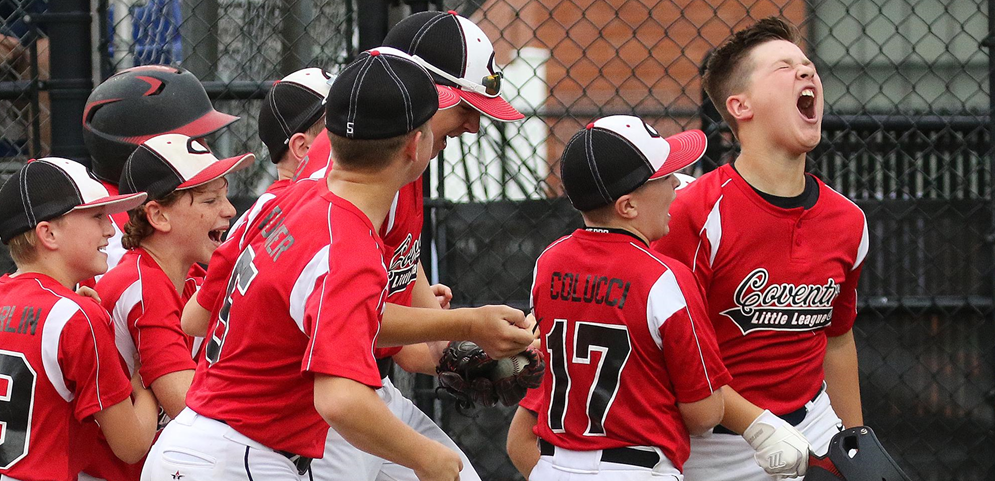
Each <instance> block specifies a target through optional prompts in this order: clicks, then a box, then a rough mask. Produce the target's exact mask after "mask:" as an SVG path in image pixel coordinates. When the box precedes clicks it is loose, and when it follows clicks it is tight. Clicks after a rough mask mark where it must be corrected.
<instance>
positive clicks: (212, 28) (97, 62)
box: [0, 0, 995, 480]
mask: <svg viewBox="0 0 995 481" xmlns="http://www.w3.org/2000/svg"><path fill="white" fill-rule="evenodd" d="M50 1H55V0H50ZM35 3H37V4H38V5H35ZM45 5H46V2H41V1H36V2H28V1H27V0H0V16H2V17H3V18H4V19H5V22H4V25H5V30H4V31H3V32H2V33H4V35H5V37H4V39H3V41H2V42H0V61H2V64H0V76H2V81H0V129H2V132H3V134H2V137H0V157H2V159H0V168H2V169H3V171H4V172H9V171H10V169H12V168H16V166H18V165H20V164H21V163H22V162H23V161H24V160H25V159H27V158H29V157H30V156H32V155H40V154H45V153H46V152H47V148H48V145H49V144H48V141H47V138H48V137H47V136H48V135H50V134H49V133H48V131H47V129H48V125H49V119H48V117H47V111H48V107H47V104H48V102H49V100H48V99H47V96H46V95H45V82H44V81H45V79H46V74H47V69H48V65H47V49H48V45H47V42H46V41H45V39H46V32H45V28H46V27H45V25H44V24H37V23H32V22H30V21H28V22H26V27H25V26H24V25H25V22H24V20H25V19H28V20H30V19H31V17H32V15H33V13H34V12H36V11H37V10H32V9H36V8H41V9H44V7H45ZM94 5H95V9H94V10H93V11H92V14H93V15H92V19H93V26H94V27H93V39H95V41H94V43H93V45H94V60H93V66H94V69H93V70H94V79H95V80H96V81H99V80H101V79H103V78H106V77H107V76H109V75H110V74H112V73H113V72H115V71H117V70H120V69H123V68H126V67H130V66H133V65H142V64H150V63H173V64H179V65H182V66H183V67H185V68H187V69H189V70H191V71H192V72H194V73H195V74H196V75H197V76H198V77H199V78H200V79H201V80H202V81H203V82H204V84H205V87H206V88H207V90H208V92H209V93H210V94H211V96H212V98H214V99H215V105H216V107H217V108H218V109H219V110H221V111H224V112H227V113H231V114H235V115H239V116H241V117H242V120H241V121H239V122H237V123H235V124H233V125H232V126H231V127H230V128H228V129H226V130H224V131H222V132H221V133H219V134H216V135H215V136H214V137H213V138H211V139H209V143H210V145H211V146H212V147H213V149H214V150H216V151H218V153H219V154H221V155H228V154H234V153H236V152H242V151H253V152H255V153H256V154H257V156H259V157H260V158H262V160H261V161H260V162H258V163H257V166H256V167H255V168H254V169H251V170H250V171H249V172H243V173H240V174H238V176H237V178H236V179H235V180H233V181H232V185H231V190H232V194H233V195H235V196H236V197H238V198H239V200H241V201H242V204H243V205H244V203H245V202H247V201H250V199H251V197H252V196H254V195H255V194H257V193H258V192H260V191H261V190H262V188H264V187H265V186H266V185H268V184H269V183H270V182H271V181H272V180H274V179H275V171H274V170H272V164H271V163H270V162H268V161H267V160H266V159H267V158H268V157H267V155H268V154H267V152H266V149H265V148H263V146H262V144H261V142H260V141H259V139H258V137H257V136H256V115H257V112H258V109H259V99H260V98H261V97H262V96H263V95H264V94H265V92H266V90H267V89H268V88H269V86H270V85H271V84H272V81H274V80H276V79H279V78H281V77H283V76H285V75H287V74H289V73H290V72H292V71H294V70H297V69H300V68H303V67H308V66H320V67H323V68H326V69H327V70H330V71H333V72H334V71H336V70H337V69H339V68H341V67H342V66H343V65H345V64H346V63H347V62H348V61H349V60H350V59H351V58H352V57H354V56H355V55H356V53H357V52H358V51H359V49H360V48H362V46H373V45H376V44H377V40H378V38H382V35H383V33H384V32H385V31H386V28H387V27H388V26H389V25H391V24H393V23H394V22H396V21H397V20H399V19H400V18H403V17H404V16H405V15H407V14H408V13H410V12H411V11H413V10H414V11H417V10H421V9H425V8H430V9H433V10H448V9H454V10H456V11H458V12H459V13H461V14H462V15H464V16H466V17H468V18H470V19H471V20H473V21H474V22H475V23H477V24H478V25H479V26H480V27H481V28H482V29H483V30H484V31H485V32H486V33H487V34H488V35H489V37H490V38H491V40H492V41H493V43H494V46H495V49H496V51H497V57H496V61H497V64H498V65H500V66H501V67H502V69H503V70H504V73H505V78H506V80H507V82H506V83H507V84H509V85H508V86H507V87H506V88H505V90H504V95H505V97H506V98H508V99H509V100H510V101H511V103H512V104H513V105H515V106H516V107H517V108H518V109H519V110H520V111H522V112H523V113H525V114H526V119H525V120H524V121H521V122H517V123H512V124H500V123H492V122H490V121H488V120H486V119H483V120H482V122H481V128H480V132H479V135H471V134H467V135H464V136H462V137H461V138H459V139H451V140H450V142H449V145H448V147H447V149H446V150H445V151H444V153H443V154H442V155H441V156H440V157H439V158H438V160H436V161H433V163H432V164H431V166H430V168H429V171H428V173H427V174H426V180H425V182H426V187H427V188H426V190H425V192H426V197H427V200H426V224H427V227H426V230H425V243H426V244H425V245H430V246H431V248H430V249H424V252H426V255H425V257H424V258H423V262H424V265H425V266H426V268H427V270H428V271H429V273H430V275H431V277H432V278H433V280H437V281H439V282H443V283H445V284H448V285H450V286H452V288H453V290H454V292H455V294H456V297H455V299H454V303H455V304H457V305H462V306H468V305H480V304H484V303H507V304H510V305H513V306H517V307H522V308H524V307H525V306H526V305H527V303H528V297H529V295H528V290H529V283H530V280H531V273H532V268H533V265H534V261H535V259H536V257H537V256H538V254H539V252H541V250H542V249H543V248H545V246H546V245H547V244H548V243H549V242H551V241H552V240H554V239H555V238H557V237H559V236H560V235H562V234H564V233H565V232H568V231H569V230H570V229H572V228H574V227H576V226H578V225H580V218H579V216H578V215H577V214H576V213H575V212H574V211H573V210H572V209H571V208H570V205H569V203H568V202H566V201H565V200H564V199H563V198H562V197H561V196H560V195H561V187H560V183H559V179H558V177H557V172H558V163H557V159H558V158H559V155H560V153H561V151H562V148H563V145H564V143H565V141H566V140H567V139H569V137H570V136H571V135H572V134H573V133H574V132H575V131H576V130H577V129H579V128H580V127H581V126H583V125H585V124H586V123H587V122H589V121H591V120H592V119H594V118H596V117H600V116H604V115H609V114H617V113H624V114H635V115H639V116H641V117H643V118H644V119H646V120H647V121H648V122H649V123H651V124H652V125H654V126H655V127H656V128H657V130H658V131H660V132H661V133H664V134H671V133H675V132H677V131H678V130H682V129H687V128H701V129H703V130H705V131H706V133H707V134H708V135H709V140H710V147H709V151H708V153H707V154H706V158H705V159H703V160H702V161H701V162H700V163H699V164H698V165H696V166H695V173H696V174H701V173H704V172H707V171H709V170H711V169H714V168H715V167H716V166H717V165H720V164H723V163H726V162H728V161H729V160H731V159H732V158H734V156H735V154H736V146H735V144H734V143H733V142H732V139H731V136H730V134H729V133H728V130H727V128H725V126H724V124H722V123H721V122H720V119H719V118H718V115H716V114H715V110H714V107H712V106H711V105H709V104H708V103H707V102H705V101H704V100H703V98H704V97H703V94H702V90H701V77H700V66H701V64H702V62H703V59H704V58H705V57H706V55H707V54H708V52H709V51H710V50H711V49H712V48H714V47H715V46H717V45H718V44H719V43H721V41H722V40H724V39H725V38H726V37H727V36H729V35H730V33H731V32H733V31H735V30H737V29H740V28H743V27H745V26H747V25H749V24H751V23H752V22H753V21H755V20H756V19H759V18H763V17H766V16H769V15H778V16H781V17H783V18H785V19H787V20H789V21H791V22H792V23H794V24H796V25H797V26H799V28H800V29H801V31H802V33H803V36H804V39H805V42H804V50H805V51H806V53H807V54H808V56H809V57H810V58H811V59H812V60H813V61H814V62H815V63H816V66H817V68H818V71H819V73H820V76H821V77H822V81H823V84H824V86H825V102H826V116H825V120H824V122H823V128H824V132H823V138H822V143H821V144H820V145H819V146H818V148H817V149H816V150H815V151H814V152H812V153H811V154H810V155H809V159H810V171H811V172H813V173H815V174H816V175H818V176H819V177H820V178H822V179H823V180H824V181H826V182H827V183H828V184H829V185H830V186H832V187H833V188H835V189H836V190H838V191H840V192H841V193H843V194H844V195H846V196H847V197H849V198H850V199H852V200H853V201H854V202H856V203H857V204H858V205H859V206H860V207H861V208H862V209H863V210H864V212H865V213H866V214H867V221H868V227H869V231H870V250H869V252H868V255H867V260H866V264H865V267H864V269H863V277H862V280H861V283H860V288H859V309H860V315H859V318H858V320H857V323H856V326H855V328H854V332H855V335H856V339H857V343H858V353H859V357H860V375H861V389H862V393H863V396H862V397H863V406H864V413H865V420H866V422H867V424H869V425H870V426H872V427H873V428H875V430H876V432H877V433H878V435H879V437H880V438H881V439H882V440H883V442H884V444H885V446H886V447H887V448H888V449H889V450H890V452H891V453H892V455H893V456H894V457H895V458H896V459H897V460H898V461H899V463H900V464H901V465H902V466H903V467H905V468H906V470H907V471H908V473H909V474H910V475H912V477H913V478H914V479H928V480H950V479H957V480H983V479H992V477H993V476H995V472H993V456H992V446H993V444H995V433H993V425H995V409H993V406H995V372H993V365H995V347H993V346H995V326H993V311H992V304H993V295H995V294H993V293H995V285H993V279H995V261H993V258H992V255H993V244H992V242H993V232H995V231H993V221H992V219H993V211H992V206H993V196H992V185H993V182H992V181H993V179H992V166H993V163H995V157H993V147H992V138H991V135H992V132H993V130H995V117H993V116H995V111H993V109H992V100H991V96H990V94H991V83H990V82H991V78H990V72H991V69H992V65H993V63H992V60H991V55H990V50H989V47H988V45H989V44H990V43H991V37H990V36H989V35H990V32H992V30H993V29H992V24H991V22H992V20H991V18H990V15H989V12H990V8H991V7H990V6H989V4H988V2H984V1H980V0H918V1H916V0H826V1H792V0H767V1H754V0H749V1H747V0H724V1H722V0H711V1H704V0H683V1H658V0H613V1H595V0H471V1H466V2H460V1H449V0H447V1H438V2H418V1H405V2H400V1H375V0H354V1H348V0H144V1H140V0H101V1H95V2H94ZM8 6H9V7H10V8H9V9H8V8H7V7H8ZM18 22H20V24H19V23H18ZM18 25H21V26H18ZM16 29H21V30H24V31H26V32H27V33H20V30H16ZM378 35H379V37H378ZM395 377H396V378H397V381H398V384H399V385H401V386H404V389H405V390H406V391H408V392H409V394H410V395H411V396H412V398H413V399H415V400H416V401H417V402H418V403H419V405H420V406H421V407H423V409H425V410H426V411H427V412H429V413H430V414H431V415H433V416H434V417H435V418H436V419H437V420H438V422H439V423H440V424H441V425H442V426H443V427H444V428H445V429H446V430H447V431H448V432H449V433H450V434H451V435H452V437H453V438H454V439H455V440H456V441H457V442H458V443H459V444H460V445H461V446H462V447H463V448H464V449H465V451H466V452H467V454H468V455H469V457H470V459H471V460H472V461H473V463H474V466H475V467H476V468H477V471H478V472H479V473H480V474H481V476H482V478H484V479H488V480H500V479H520V478H519V476H518V474H517V473H516V472H515V470H514V468H513V467H512V466H511V464H510V462H509V461H508V459H507V457H506V455H505V454H504V443H505V433H506V430H507V424H508V421H509V419H510V416H511V412H512V411H511V410H509V409H501V408H495V409H487V410H479V411H477V412H475V413H474V414H475V417H466V416H462V415H460V414H457V413H456V412H455V410H454V409H452V406H451V405H450V404H448V403H447V402H444V401H439V400H438V399H436V398H435V394H434V390H432V382H433V381H432V379H431V378H427V377H420V376H419V377H413V376H406V375H404V374H403V373H401V372H395Z"/></svg>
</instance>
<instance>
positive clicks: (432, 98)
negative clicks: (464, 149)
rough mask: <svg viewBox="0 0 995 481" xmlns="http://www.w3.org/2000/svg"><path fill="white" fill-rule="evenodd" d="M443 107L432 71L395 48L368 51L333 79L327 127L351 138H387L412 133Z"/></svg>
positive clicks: (329, 94)
mask: <svg viewBox="0 0 995 481" xmlns="http://www.w3.org/2000/svg"><path fill="white" fill-rule="evenodd" d="M438 110H439V94H438V91H437V90H436V89H435V84H434V83H433V82H432V77H430V76H429V74H428V71H427V70H425V69H424V68H423V67H421V66H419V65H418V64H417V63H415V62H414V61H413V60H412V59H411V56H410V55H408V54H406V53H404V52H401V51H399V50H397V49H393V48H389V47H377V48H374V49H370V50H367V51H365V52H363V53H361V54H359V57H357V58H356V61H354V62H353V63H351V64H349V66H348V67H346V68H345V70H343V71H342V72H341V73H339V76H338V77H337V78H336V79H335V82H333V83H332V88H331V90H330V91H329V92H328V97H327V100H326V102H325V128H327V129H328V131H329V132H331V133H333V134H336V135H338V136H341V137H346V138H350V139H367V140H373V139H388V138H391V137H397V136H399V135H404V134H406V133H409V132H411V131H413V130H415V129H416V128H418V127H420V126H421V125H422V124H424V123H425V122H427V121H428V120H429V119H431V118H432V116H433V115H435V113H436V112H437V111H438Z"/></svg>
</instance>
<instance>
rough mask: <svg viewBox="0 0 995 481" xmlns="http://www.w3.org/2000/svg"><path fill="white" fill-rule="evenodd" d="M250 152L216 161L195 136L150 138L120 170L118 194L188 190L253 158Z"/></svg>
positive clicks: (157, 196)
mask: <svg viewBox="0 0 995 481" xmlns="http://www.w3.org/2000/svg"><path fill="white" fill-rule="evenodd" d="M255 159H256V156H255V155H253V154H251V153H250V154H242V155H239V156H236V157H229V158H227V159H221V160H218V158H217V157H215V156H214V154H212V153H211V150H210V149H208V148H207V147H206V146H205V145H204V144H202V143H201V142H200V141H198V140H196V139H192V138H190V137H187V136H186V135H182V134H164V135H159V136H156V137H152V138H151V139H149V140H146V141H145V142H142V145H140V146H138V148H137V149H135V151H134V152H133V153H132V154H131V157H128V161H127V162H125V163H124V169H123V171H122V172H121V181H120V182H119V183H118V188H119V189H120V191H121V193H122V194H123V193H128V192H141V191H145V192H148V194H149V200H158V199H161V198H163V197H165V196H167V195H169V194H170V193H172V192H173V191H175V190H185V189H192V188H194V187H197V186H201V185H204V184H206V183H208V182H211V181H213V180H215V179H220V178H221V177H224V176H225V175H228V174H230V173H232V172H235V171H239V170H242V169H244V168H246V167H248V166H250V165H252V162H253V161H255Z"/></svg>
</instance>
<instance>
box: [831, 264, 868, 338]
mask: <svg viewBox="0 0 995 481" xmlns="http://www.w3.org/2000/svg"><path fill="white" fill-rule="evenodd" d="M863 269H864V265H863V264H861V265H859V266H857V268H856V269H854V270H852V271H850V273H849V274H848V275H847V276H846V280H845V281H843V285H842V286H840V295H839V297H837V298H836V302H834V303H833V320H832V322H830V323H829V326H828V327H826V335H827V336H829V337H836V336H842V335H843V334H846V333H848V332H850V329H853V321H854V320H856V319H857V281H858V280H860V271H861V270H863Z"/></svg>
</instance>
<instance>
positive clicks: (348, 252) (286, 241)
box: [143, 50, 460, 481]
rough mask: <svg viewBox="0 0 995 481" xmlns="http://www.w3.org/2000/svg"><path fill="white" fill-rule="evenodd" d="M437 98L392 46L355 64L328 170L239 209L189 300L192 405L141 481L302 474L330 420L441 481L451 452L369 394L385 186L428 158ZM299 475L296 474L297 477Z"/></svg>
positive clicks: (410, 175)
mask: <svg viewBox="0 0 995 481" xmlns="http://www.w3.org/2000/svg"><path fill="white" fill-rule="evenodd" d="M437 109H438V94H437V93H436V91H435V88H434V85H433V84H432V81H431V78H430V77H429V76H428V74H427V72H426V71H425V70H424V69H422V68H421V67H419V66H418V65H417V64H415V63H413V62H412V61H411V60H410V59H409V58H408V57H407V56H405V55H404V54H401V53H400V52H382V51H379V50H373V51H370V52H366V53H364V54H362V55H360V56H359V58H358V59H357V60H356V62H354V63H353V64H352V65H350V66H349V67H347V68H346V69H345V70H344V71H343V72H342V73H341V74H340V75H339V76H338V78H337V80H336V82H335V83H334V84H333V85H332V88H331V91H330V93H329V96H328V110H327V112H328V115H327V117H326V127H327V128H328V131H329V133H330V134H331V135H333V136H334V137H333V138H332V148H333V150H334V151H335V152H336V159H337V160H338V162H337V163H336V165H335V168H334V169H333V170H332V171H331V172H330V173H329V176H328V177H327V178H326V179H325V180H321V181H306V182H299V183H297V184H295V185H294V186H292V187H290V188H288V189H287V190H285V191H284V192H283V193H282V194H281V195H280V196H278V197H277V198H276V199H274V200H273V201H271V202H268V203H266V204H265V205H260V206H259V208H258V209H254V211H251V212H250V214H249V216H248V218H247V219H246V221H245V223H244V224H243V226H242V227H240V228H239V229H238V230H236V231H235V232H233V234H232V236H231V237H230V239H229V240H228V241H227V242H226V243H225V244H224V245H223V246H222V247H221V250H226V249H235V250H237V251H238V252H239V254H238V256H235V257H232V256H229V255H227V253H223V252H220V251H219V254H218V255H216V256H214V260H218V259H228V258H234V259H235V261H234V265H230V266H227V265H219V266H218V267H215V265H214V260H212V266H211V268H212V269H215V268H220V269H222V272H228V273H230V275H228V277H227V278H223V277H222V278H218V277H216V276H213V275H212V276H209V277H208V279H207V282H206V283H205V285H204V287H203V289H202V290H201V291H200V293H199V294H198V302H200V303H202V305H204V306H214V309H213V311H212V312H211V317H212V324H211V331H210V333H209V336H210V344H209V345H208V347H207V349H206V351H205V362H202V363H200V365H199V366H198V368H197V374H196V376H195V378H194V383H193V385H192V386H191V389H190V393H189V395H188V396H187V404H188V406H189V409H187V410H185V411H184V412H183V413H181V414H180V416H179V417H178V418H177V419H175V420H173V422H171V423H170V424H169V425H168V426H167V427H166V429H165V430H164V431H163V434H162V436H161V437H160V439H159V440H158V441H157V442H156V445H155V446H154V448H153V450H152V453H151V454H150V456H149V460H148V462H147V463H146V466H145V470H144V472H143V479H145V480H153V481H158V480H170V479H175V477H176V476H177V475H181V476H183V479H185V480H190V481H194V480H207V479H240V480H241V479H246V478H247V477H248V478H252V479H293V480H296V479H299V478H300V477H301V476H307V471H308V467H309V464H310V459H311V458H315V457H320V456H321V455H322V453H323V451H324V446H325V438H326V434H327V432H328V428H329V425H331V426H333V427H334V428H335V429H336V431H338V432H339V433H340V434H341V435H342V436H343V437H345V438H346V439H347V440H349V441H350V442H352V443H353V444H355V445H356V446H357V447H359V448H360V449H364V450H367V451H370V452H373V453H375V454H377V455H379V456H382V457H385V458H387V459H391V460H392V461H394V462H397V463H399V464H402V465H406V466H408V467H410V468H412V469H414V470H415V472H416V473H418V475H419V477H420V478H421V479H432V480H435V479H445V480H453V479H456V477H457V476H458V472H459V469H460V461H459V456H458V455H457V454H456V453H455V452H454V451H452V450H450V449H448V448H446V447H444V446H442V445H441V444H439V443H437V442H433V441H430V440H428V439H426V438H424V437H422V436H420V435H418V434H417V433H416V432H415V431H414V430H412V429H410V428H407V427H405V426H404V425H403V424H401V423H400V421H399V420H397V418H396V417H394V416H393V415H391V414H390V412H389V410H388V409H387V407H386V406H385V405H384V403H383V402H381V401H380V400H379V398H378V397H377V394H376V393H375V391H374V389H375V388H379V387H380V379H381V377H380V374H379V372H378V370H377V368H376V362H375V360H374V358H373V346H374V345H375V343H376V336H377V332H378V330H379V328H380V323H379V321H380V316H381V315H382V312H383V308H384V301H385V298H386V293H387V270H386V266H385V264H384V259H383V250H382V249H383V244H382V242H381V240H380V237H379V235H378V234H377V231H378V229H379V228H380V225H381V224H382V223H383V221H384V219H385V218H386V217H387V214H388V211H389V210H390V205H391V201H392V199H393V198H394V196H395V195H396V193H397V190H398V189H399V188H400V187H401V186H402V185H404V184H405V183H408V182H411V181H412V180H414V179H415V178H417V177H418V176H419V175H420V174H421V172H422V171H423V170H424V169H425V166H426V165H427V162H428V159H429V156H430V149H431V139H430V137H431V128H430V126H428V124H427V123H426V122H427V120H428V119H429V118H431V116H432V115H433V114H435V112H436V110H437ZM305 479H306V478H305Z"/></svg>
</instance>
